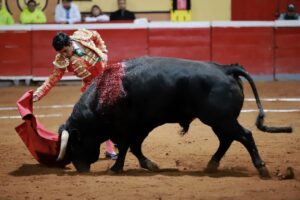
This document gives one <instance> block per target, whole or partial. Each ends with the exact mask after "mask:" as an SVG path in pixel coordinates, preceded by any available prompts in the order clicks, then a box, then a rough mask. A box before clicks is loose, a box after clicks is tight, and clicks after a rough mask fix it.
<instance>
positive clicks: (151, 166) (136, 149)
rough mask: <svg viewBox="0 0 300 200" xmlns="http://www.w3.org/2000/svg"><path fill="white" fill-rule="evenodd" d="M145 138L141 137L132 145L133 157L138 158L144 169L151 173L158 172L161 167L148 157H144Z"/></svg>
mask: <svg viewBox="0 0 300 200" xmlns="http://www.w3.org/2000/svg"><path fill="white" fill-rule="evenodd" d="M144 139H145V137H139V138H137V139H136V140H134V142H132V143H131V145H130V149H131V152H132V153H133V155H135V156H136V157H137V159H138V160H139V163H140V166H141V167H142V168H144V169H148V170H150V171H154V172H155V171H158V170H159V167H158V165H157V164H156V163H154V162H152V161H151V160H149V159H148V158H147V157H146V156H144V154H143V152H142V143H143V141H144Z"/></svg>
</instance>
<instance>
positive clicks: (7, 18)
mask: <svg viewBox="0 0 300 200" xmlns="http://www.w3.org/2000/svg"><path fill="white" fill-rule="evenodd" d="M14 23H15V20H14V18H13V17H12V16H11V14H10V13H9V12H8V11H7V9H6V7H5V6H2V1H1V0H0V25H10V24H14Z"/></svg>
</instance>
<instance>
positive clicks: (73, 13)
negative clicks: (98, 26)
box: [55, 3, 81, 24]
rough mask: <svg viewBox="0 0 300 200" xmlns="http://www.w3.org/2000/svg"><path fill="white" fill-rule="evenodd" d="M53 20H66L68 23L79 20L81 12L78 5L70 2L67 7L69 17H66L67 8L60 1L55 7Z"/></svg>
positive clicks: (59, 21) (60, 21)
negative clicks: (68, 7) (69, 5)
mask: <svg viewBox="0 0 300 200" xmlns="http://www.w3.org/2000/svg"><path fill="white" fill-rule="evenodd" d="M55 22H57V23H62V22H67V23H69V24H73V23H75V22H81V14H80V12H79V9H78V7H77V6H76V5H75V4H74V3H71V8H70V9H69V19H67V10H66V9H65V8H64V7H63V5H62V4H61V3H60V4H57V5H56V8H55Z"/></svg>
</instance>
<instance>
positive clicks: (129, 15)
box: [110, 0, 135, 20]
mask: <svg viewBox="0 0 300 200" xmlns="http://www.w3.org/2000/svg"><path fill="white" fill-rule="evenodd" d="M118 7H119V10H117V11H115V12H113V13H111V15H110V20H134V19H135V16H134V13H133V12H130V11H128V10H126V0H118Z"/></svg>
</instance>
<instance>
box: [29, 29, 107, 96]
mask: <svg viewBox="0 0 300 200" xmlns="http://www.w3.org/2000/svg"><path fill="white" fill-rule="evenodd" d="M70 38H71V40H72V45H73V46H74V49H75V52H74V54H73V56H72V57H71V58H70V59H68V58H65V57H64V56H63V55H61V54H57V55H56V57H55V60H54V62H53V64H54V70H53V72H52V74H51V75H50V76H49V78H48V79H47V80H46V81H45V82H44V83H43V84H42V85H41V86H40V87H39V88H38V89H37V90H36V91H35V92H34V95H35V96H37V97H38V100H40V99H41V98H42V97H44V96H45V95H46V94H47V93H48V92H49V91H50V90H51V88H53V87H54V86H55V85H56V83H57V82H58V81H59V80H60V79H61V78H62V76H63V75H64V73H65V72H66V71H69V72H72V73H73V74H74V75H76V76H77V77H78V78H81V79H82V87H81V92H84V91H85V90H86V88H87V87H88V86H89V85H90V83H91V81H92V80H93V79H94V78H95V77H96V76H97V75H99V74H101V73H102V72H103V68H104V67H105V65H106V59H107V55H106V54H107V49H106V46H105V44H104V41H103V40H102V38H101V37H100V35H99V33H98V32H96V31H89V30H85V29H82V30H78V31H75V32H74V33H73V35H72V36H70Z"/></svg>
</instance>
